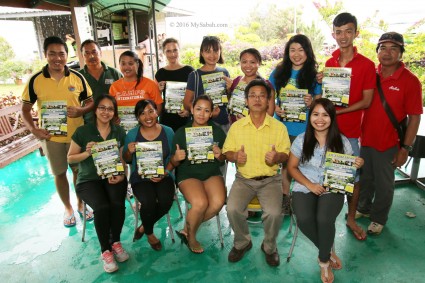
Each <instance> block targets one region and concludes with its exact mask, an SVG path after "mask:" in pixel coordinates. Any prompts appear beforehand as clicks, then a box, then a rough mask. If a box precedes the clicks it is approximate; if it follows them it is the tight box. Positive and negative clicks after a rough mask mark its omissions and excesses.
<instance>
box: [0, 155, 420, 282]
mask: <svg viewBox="0 0 425 283" xmlns="http://www.w3.org/2000/svg"><path fill="white" fill-rule="evenodd" d="M233 172H234V169H232V168H230V170H229V173H228V177H229V178H228V184H229V185H228V187H230V183H231V182H232V180H231V175H233ZM72 197H73V198H72V200H73V204H74V207H75V203H76V200H75V195H74V194H72ZM180 201H182V199H180ZM345 211H346V207H344V209H343V211H342V212H341V214H340V216H339V218H338V220H337V234H336V242H335V247H336V251H337V254H338V255H339V256H340V257H341V259H342V261H343V265H344V267H343V269H342V270H339V271H335V278H336V280H335V282H425V279H424V277H425V273H424V267H425V259H424V257H425V192H424V191H422V190H420V189H418V188H416V187H415V186H413V185H401V186H398V187H397V189H396V193H395V197H394V205H393V208H392V210H391V214H390V221H389V222H388V224H387V226H386V227H385V229H384V231H383V232H382V234H381V235H380V236H375V237H369V238H368V239H367V240H366V241H365V242H359V241H357V240H356V239H355V238H354V237H353V236H352V235H351V233H349V231H348V230H347V228H346V227H345V221H344V213H345ZM408 211H409V212H413V213H414V214H416V217H415V218H408V217H407V216H406V215H405V213H406V212H408ZM62 214H63V208H62V205H61V202H60V200H59V198H58V196H57V194H56V193H55V188H54V184H53V180H52V178H51V177H50V175H49V169H48V165H47V162H46V159H45V158H43V157H40V156H39V154H38V152H35V153H32V154H30V155H28V156H26V157H25V158H22V159H20V160H19V161H17V162H14V163H12V164H11V165H9V166H7V167H6V168H3V169H1V172H0V223H1V224H0V225H1V226H0V275H1V279H0V282H7V283H9V282H31V283H36V282H136V281H138V282H214V283H217V282H232V283H236V282H320V275H319V274H320V273H319V267H318V264H317V251H316V249H315V247H314V246H313V245H312V244H311V243H310V242H309V241H308V240H307V239H306V238H305V236H304V235H302V234H301V233H299V237H298V239H297V242H296V246H295V250H294V254H293V257H292V259H291V261H290V262H289V263H287V262H286V256H287V253H288V250H289V247H290V244H291V241H292V233H289V232H288V227H289V225H290V219H289V218H288V217H285V219H284V223H283V226H282V229H281V231H280V235H279V254H280V257H281V265H280V266H279V267H277V268H271V267H269V266H268V265H267V264H266V262H265V260H264V254H263V253H262V252H261V250H260V244H261V241H262V236H263V231H262V226H261V224H257V225H255V224H251V225H250V229H251V234H252V240H253V244H254V247H253V249H252V250H251V251H249V252H248V253H247V254H246V255H245V257H244V259H243V260H242V261H240V262H238V263H232V264H231V263H229V262H228V261H227V255H228V253H229V251H230V249H231V248H232V240H233V236H232V232H231V229H230V227H229V223H228V221H227V218H226V212H225V209H223V210H222V211H221V213H220V218H221V229H222V231H223V235H224V248H221V245H220V242H219V239H218V234H217V232H218V231H217V225H216V222H215V220H211V221H209V222H207V223H204V224H203V226H201V229H200V237H199V239H200V241H201V242H202V243H203V245H204V248H205V250H206V252H205V253H204V254H201V255H196V254H192V253H191V252H189V250H188V249H187V247H186V246H184V245H182V244H181V243H180V241H179V239H178V238H177V237H176V242H175V243H172V241H171V237H170V234H169V233H170V231H169V230H168V225H167V222H166V219H165V218H164V219H162V220H161V221H160V222H159V223H158V224H157V225H156V228H155V234H156V235H157V236H158V238H160V239H161V241H162V242H163V246H164V249H163V250H162V251H160V252H156V251H154V250H152V249H151V248H150V247H149V245H148V243H147V240H146V238H142V239H141V240H140V241H138V242H135V243H133V242H132V235H133V223H134V217H133V214H132V211H131V208H130V206H129V205H127V217H126V220H125V224H124V228H123V232H122V237H121V240H122V243H123V246H124V247H125V248H126V249H127V251H128V252H129V254H130V259H129V261H128V262H125V263H121V264H119V266H120V269H119V271H118V272H116V273H114V274H107V273H105V272H104V271H103V268H102V264H101V262H100V260H99V254H100V251H99V244H98V241H97V238H96V234H95V230H94V227H93V224H92V223H89V224H88V228H87V232H86V242H84V243H83V242H81V232H82V222H81V220H80V219H78V220H77V221H78V222H77V226H76V227H74V228H71V229H66V228H64V227H63V226H62ZM170 214H171V221H172V225H173V227H174V229H180V228H181V227H182V225H183V220H182V219H181V218H179V213H178V209H177V206H176V204H174V205H173V207H172V208H171V211H170ZM359 223H360V224H361V225H362V226H363V227H364V228H366V227H367V225H368V224H369V223H368V221H367V219H361V220H360V221H359Z"/></svg>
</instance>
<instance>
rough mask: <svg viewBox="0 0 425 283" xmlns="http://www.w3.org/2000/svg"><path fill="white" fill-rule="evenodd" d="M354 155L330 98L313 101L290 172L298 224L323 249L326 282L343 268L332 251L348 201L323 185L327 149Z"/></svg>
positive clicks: (295, 145)
mask: <svg viewBox="0 0 425 283" xmlns="http://www.w3.org/2000/svg"><path fill="white" fill-rule="evenodd" d="M327 151H330V152H336V153H343V154H348V155H352V154H353V150H352V148H351V145H350V142H349V141H348V139H347V138H346V137H345V136H344V135H342V134H341V133H340V131H339V129H338V125H337V122H336V110H335V107H334V105H333V104H332V102H331V101H330V100H329V99H326V98H319V99H316V100H314V101H313V103H312V104H311V113H310V116H309V118H308V123H307V129H306V131H305V133H302V134H300V135H299V136H298V137H297V138H296V139H295V140H294V142H293V144H292V146H291V153H290V155H289V161H288V171H289V173H290V174H291V176H292V177H293V178H294V180H295V182H294V186H293V188H292V196H293V197H292V205H293V208H294V213H295V215H296V217H297V224H298V226H299V228H300V230H301V232H303V234H304V235H306V236H307V238H308V239H309V240H310V241H312V242H313V244H314V245H315V246H316V247H317V248H318V249H319V257H318V261H319V265H320V272H321V273H320V274H321V279H322V282H326V283H331V282H333V280H334V275H333V273H332V269H341V268H342V263H341V260H340V259H339V258H338V256H337V255H336V254H335V252H334V251H331V249H332V246H333V243H334V238H335V220H336V218H337V216H338V215H339V213H340V212H341V209H342V206H343V204H344V195H343V194H340V193H334V192H328V191H326V190H325V188H324V187H323V181H324V175H325V169H324V167H325V166H324V163H325V159H326V158H325V157H326V152H327ZM363 163H364V160H363V159H362V158H360V157H356V158H355V163H354V166H355V167H356V168H357V169H358V168H360V167H362V166H363Z"/></svg>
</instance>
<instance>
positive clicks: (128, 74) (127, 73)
mask: <svg viewBox="0 0 425 283" xmlns="http://www.w3.org/2000/svg"><path fill="white" fill-rule="evenodd" d="M138 68H139V63H138V62H136V60H135V59H134V58H133V57H131V56H122V57H121V59H120V70H121V73H122V74H123V75H124V77H125V78H127V79H136V78H137V69H138Z"/></svg>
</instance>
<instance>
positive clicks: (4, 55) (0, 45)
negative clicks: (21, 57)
mask: <svg viewBox="0 0 425 283" xmlns="http://www.w3.org/2000/svg"><path fill="white" fill-rule="evenodd" d="M14 57H15V53H14V52H13V49H12V46H11V45H10V44H9V42H7V40H6V39H4V38H3V37H1V36H0V62H4V61H6V60H9V59H11V58H14Z"/></svg>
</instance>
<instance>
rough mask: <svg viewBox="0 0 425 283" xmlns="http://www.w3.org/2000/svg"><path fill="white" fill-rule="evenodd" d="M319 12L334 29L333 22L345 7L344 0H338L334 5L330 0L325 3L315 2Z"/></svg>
mask: <svg viewBox="0 0 425 283" xmlns="http://www.w3.org/2000/svg"><path fill="white" fill-rule="evenodd" d="M314 5H315V6H316V8H317V10H318V11H319V14H320V15H321V16H322V18H323V20H324V21H325V23H326V24H328V26H329V27H330V28H331V30H332V22H333V20H334V18H335V16H336V15H338V14H339V13H340V12H341V11H342V9H343V8H344V4H343V3H342V1H336V2H335V3H334V4H333V5H332V4H331V2H330V1H329V0H326V2H325V5H321V4H320V3H318V2H314Z"/></svg>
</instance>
